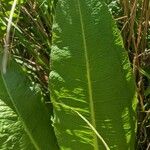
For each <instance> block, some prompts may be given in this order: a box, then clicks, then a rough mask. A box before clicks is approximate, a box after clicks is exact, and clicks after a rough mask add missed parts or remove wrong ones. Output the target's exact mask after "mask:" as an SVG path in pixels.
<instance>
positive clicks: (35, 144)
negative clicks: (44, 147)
mask: <svg viewBox="0 0 150 150" xmlns="http://www.w3.org/2000/svg"><path fill="white" fill-rule="evenodd" d="M1 77H2V80H3V83H4V86H5V89H6V91H7V93H8V96H9V98H10V100H11V102H12V104H13V105H14V108H15V109H16V111H17V114H18V116H19V118H20V120H21V121H22V125H23V127H24V130H25V132H26V133H27V135H28V136H29V138H30V140H31V143H32V144H33V145H34V147H35V149H36V150H40V148H39V146H38V144H37V142H36V141H35V140H34V138H33V136H32V135H31V133H30V131H29V130H28V128H27V126H26V124H25V121H24V119H23V118H22V117H21V114H20V113H19V110H18V108H17V107H16V105H15V103H14V100H13V97H12V96H11V94H10V92H9V88H8V86H7V83H6V82H5V79H4V75H3V73H2V72H1Z"/></svg>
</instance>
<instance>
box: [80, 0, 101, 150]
mask: <svg viewBox="0 0 150 150" xmlns="http://www.w3.org/2000/svg"><path fill="white" fill-rule="evenodd" d="M77 5H78V11H79V18H80V24H81V31H82V38H83V39H82V40H83V47H84V54H85V55H84V56H85V61H86V62H85V63H86V73H87V82H88V93H89V102H90V105H89V106H90V112H91V124H92V125H93V127H94V128H95V129H96V120H95V112H94V103H93V91H92V82H91V72H90V63H89V56H88V49H87V42H86V38H85V29H84V23H83V17H82V11H81V6H80V2H79V0H77ZM93 142H94V150H99V148H98V139H97V136H96V134H95V133H93Z"/></svg>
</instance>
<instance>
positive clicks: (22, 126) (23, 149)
mask: <svg viewBox="0 0 150 150" xmlns="http://www.w3.org/2000/svg"><path fill="white" fill-rule="evenodd" d="M0 83H1V84H0V99H1V101H0V113H2V114H1V115H0V128H1V129H0V136H1V140H0V149H2V150H8V149H13V150H32V149H35V150H51V149H52V150H58V145H57V140H56V138H55V135H54V131H53V128H52V126H51V120H50V117H51V116H50V114H48V111H47V110H46V108H45V106H44V104H43V103H42V101H41V95H40V94H38V93H36V92H35V90H33V89H32V88H31V87H30V85H31V84H30V82H29V80H28V78H27V77H26V76H25V74H24V72H23V71H22V69H21V68H20V67H19V66H18V65H17V64H16V63H15V62H11V63H10V65H9V67H8V70H7V73H6V74H2V73H1V74H0ZM9 112H10V113H9ZM18 117H19V119H18ZM10 147H11V148H10Z"/></svg>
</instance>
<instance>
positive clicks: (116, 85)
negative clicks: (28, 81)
mask: <svg viewBox="0 0 150 150" xmlns="http://www.w3.org/2000/svg"><path fill="white" fill-rule="evenodd" d="M55 20H56V22H55V24H54V27H53V31H54V34H53V47H52V53H51V58H52V70H53V71H52V72H51V74H50V80H51V84H50V90H51V96H52V99H53V105H54V106H55V107H54V114H55V119H54V126H55V132H56V134H57V137H58V140H59V144H60V147H61V149H67V148H68V149H71V150H76V149H86V150H91V149H93V150H99V149H100V150H101V149H105V147H104V146H103V145H102V143H101V142H100V141H98V140H97V137H96V136H95V134H94V133H93V132H91V130H90V129H89V128H88V127H87V124H85V123H84V122H83V120H82V119H81V118H78V117H77V116H75V115H74V114H73V113H71V111H70V110H69V109H67V108H68V107H70V108H71V109H74V110H75V111H77V112H79V113H81V114H82V115H83V116H84V117H85V118H86V119H87V120H89V122H90V123H91V124H92V126H94V127H95V128H96V130H97V131H98V132H99V133H100V135H102V137H103V138H104V140H105V141H106V143H108V146H110V149H115V150H116V149H124V150H126V149H134V139H135V122H136V120H135V118H136V115H135V107H136V102H135V101H136V96H135V95H136V93H135V85H134V78H133V75H132V73H131V68H130V63H129V60H128V56H127V54H126V52H125V50H124V48H123V43H122V39H121V37H120V34H119V32H118V30H117V27H116V25H115V23H114V21H113V20H112V17H111V15H110V13H109V11H108V8H107V7H106V5H105V4H104V3H102V2H99V1H98V0H92V1H88V0H86V1H79V0H73V1H70V0H65V1H60V2H58V5H57V8H56V17H55ZM62 20H63V21H62ZM61 104H63V105H61ZM92 105H93V106H92ZM132 106H133V107H132ZM114 114H115V115H114ZM120 139H121V140H120ZM68 141H70V143H69V142H68Z"/></svg>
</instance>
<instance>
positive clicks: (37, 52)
mask: <svg viewBox="0 0 150 150" xmlns="http://www.w3.org/2000/svg"><path fill="white" fill-rule="evenodd" d="M105 1H106V3H107V4H108V7H109V9H110V11H111V12H112V14H113V16H114V19H115V20H116V22H117V25H118V28H119V29H120V31H121V34H122V37H123V41H124V46H125V48H126V50H127V51H128V54H129V58H130V61H131V66H132V68H133V72H134V75H135V78H136V86H137V93H138V99H139V105H138V109H137V115H138V124H137V127H138V132H137V143H136V147H137V148H136V149H137V150H149V149H150V2H149V0H132V1H129V0H105ZM12 3H13V0H1V1H0V52H1V53H2V49H3V48H4V46H5V42H6V41H5V38H6V30H7V24H8V20H9V15H10V10H11V7H12ZM53 3H56V0H55V1H53V0H28V1H26V0H21V1H18V3H17V6H16V8H15V12H14V15H13V24H12V27H11V32H10V42H9V43H8V44H9V55H8V57H9V59H11V55H13V56H14V57H15V58H16V61H17V62H18V63H20V65H22V67H23V70H24V71H25V72H26V73H28V74H29V78H30V80H31V81H32V83H33V85H34V86H35V87H36V88H37V89H38V88H40V89H41V91H42V93H43V97H44V99H45V102H46V103H48V102H49V91H48V76H49V72H50V68H49V64H50V58H49V56H50V55H49V54H50V47H51V36H52V22H53V7H52V6H53V5H54V4H53ZM8 63H9V61H8Z"/></svg>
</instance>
